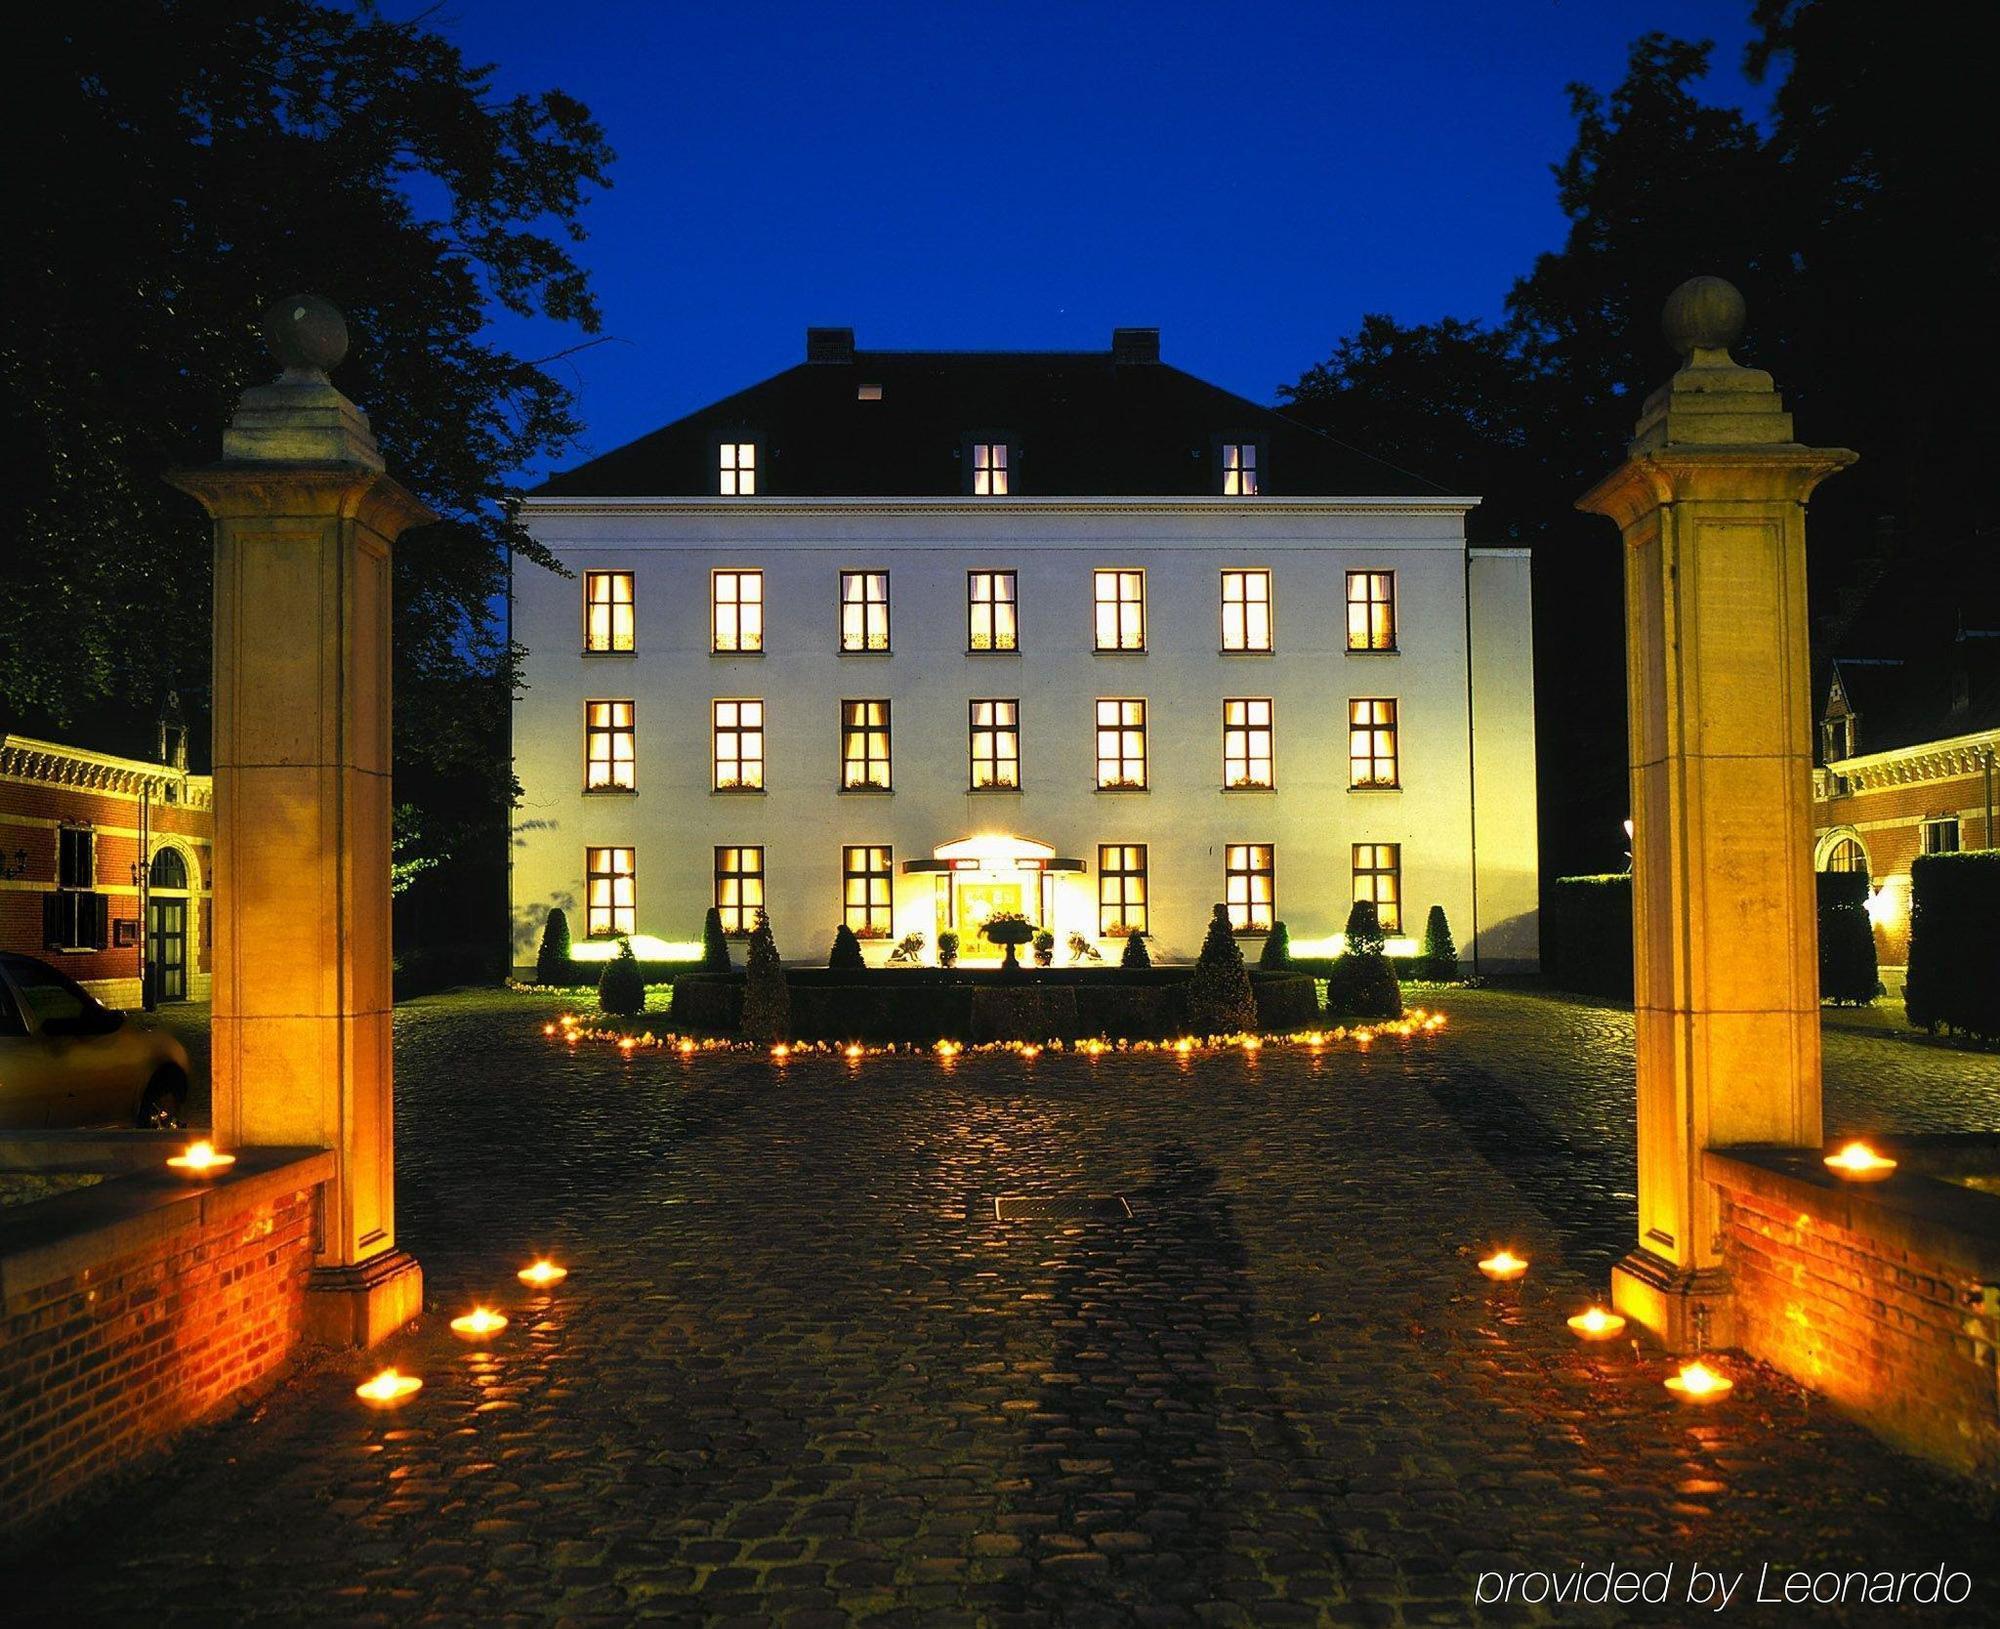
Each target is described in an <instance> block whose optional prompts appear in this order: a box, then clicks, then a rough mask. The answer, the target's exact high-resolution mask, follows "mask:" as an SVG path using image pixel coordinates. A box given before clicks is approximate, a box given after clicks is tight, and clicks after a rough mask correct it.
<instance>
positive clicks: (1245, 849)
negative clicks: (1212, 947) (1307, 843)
mask: <svg viewBox="0 0 2000 1629" xmlns="http://www.w3.org/2000/svg"><path fill="white" fill-rule="evenodd" d="M1225 854H1226V857H1227V865H1228V873H1227V877H1226V890H1225V892H1224V895H1223V899H1224V902H1225V903H1226V904H1227V905H1228V907H1229V925H1230V927H1232V928H1234V929H1235V930H1236V931H1237V932H1238V933H1269V932H1270V931H1271V920H1272V916H1273V914H1274V913H1275V911H1276V909H1277V903H1278V886H1277V863H1276V855H1277V850H1276V849H1275V848H1274V847H1273V846H1272V845H1271V844H1269V843H1230V844H1228V845H1227V846H1226V849H1225Z"/></svg>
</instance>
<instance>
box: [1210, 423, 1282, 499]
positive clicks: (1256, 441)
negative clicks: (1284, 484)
mask: <svg viewBox="0 0 2000 1629" xmlns="http://www.w3.org/2000/svg"><path fill="white" fill-rule="evenodd" d="M1211 448H1212V456H1213V460H1214V467H1215V485H1214V488H1213V490H1212V492H1211V496H1213V497H1217V498H1261V497H1264V496H1266V495H1267V494H1266V492H1265V488H1266V487H1267V486H1269V484H1270V475H1271V469H1270V464H1271V457H1270V453H1271V446H1270V441H1269V439H1268V438H1267V437H1264V436H1260V435H1252V434H1249V433H1247V432H1243V431H1238V432H1233V433H1229V434H1224V435H1218V436H1217V437H1216V438H1215V440H1214V441H1213V442H1212V443H1211ZM1245 449H1247V450H1248V451H1249V454H1250V466H1249V470H1250V482H1251V490H1250V491H1248V492H1244V491H1241V490H1238V491H1235V492H1232V491H1230V490H1229V485H1230V478H1231V477H1232V476H1238V477H1240V476H1241V474H1242V465H1241V462H1240V460H1241V456H1242V453H1243V451H1244V450H1245ZM1232 451H1235V452H1236V453H1237V455H1238V459H1239V463H1238V465H1237V467H1236V468H1234V469H1232V468H1231V467H1230V465H1229V455H1230V453H1231V452H1232ZM1237 484H1238V486H1239V488H1240V487H1241V481H1240V479H1239V480H1238V483H1237Z"/></svg>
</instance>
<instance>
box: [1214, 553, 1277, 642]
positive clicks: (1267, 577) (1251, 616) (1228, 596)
mask: <svg viewBox="0 0 2000 1629" xmlns="http://www.w3.org/2000/svg"><path fill="white" fill-rule="evenodd" d="M1222 648H1223V649H1224V650H1269V649H1270V648H1271V574H1270V573H1269V572H1268V571H1225V572H1224V573H1223V574H1222Z"/></svg>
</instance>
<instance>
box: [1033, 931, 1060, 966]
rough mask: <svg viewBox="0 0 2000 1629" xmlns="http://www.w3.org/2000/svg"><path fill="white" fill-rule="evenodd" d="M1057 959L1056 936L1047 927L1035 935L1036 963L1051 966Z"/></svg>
mask: <svg viewBox="0 0 2000 1629" xmlns="http://www.w3.org/2000/svg"><path fill="white" fill-rule="evenodd" d="M1055 959H1056V936H1055V935H1054V934H1053V933H1051V932H1049V930H1048V929H1047V928H1043V929H1042V931H1041V932H1040V933H1038V934H1036V935H1035V965H1036V966H1037V967H1049V966H1052V965H1054V963H1055Z"/></svg>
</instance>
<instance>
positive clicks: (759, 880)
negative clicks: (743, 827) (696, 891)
mask: <svg viewBox="0 0 2000 1629" xmlns="http://www.w3.org/2000/svg"><path fill="white" fill-rule="evenodd" d="M713 847H714V866H713V878H714V886H713V887H712V888H711V889H710V891H709V898H710V901H711V902H712V903H713V905H714V906H715V914H716V916H717V917H718V918H719V919H720V920H721V923H722V936H723V937H724V938H725V939H747V938H749V937H750V935H751V934H753V933H755V932H756V931H757V916H758V913H759V912H761V911H762V910H763V909H764V902H765V899H766V897H767V895H766V893H765V889H764V883H765V878H766V875H767V874H768V869H769V864H770V862H769V859H768V857H767V856H766V854H765V852H764V845H763V844H762V843H717V844H715V845H713ZM725 854H734V855H735V856H736V857H737V864H736V867H735V868H734V869H733V870H728V871H725V870H724V869H723V865H722V857H723V855H725ZM746 854H754V855H756V856H757V865H756V869H755V870H747V869H745V868H744V866H743V856H744V855H746ZM752 881H754V882H755V883H756V885H757V902H756V904H754V905H751V904H747V903H745V901H744V899H743V897H742V892H741V890H742V887H743V884H744V883H746V882H752ZM724 882H734V883H735V884H736V885H737V888H738V894H737V899H736V903H735V904H733V905H725V904H724V903H723V902H722V885H723V883H724ZM732 914H733V915H734V918H735V920H736V922H737V923H738V924H739V925H738V926H736V927H733V928H732V927H731V926H730V925H729V923H730V919H731V916H732Z"/></svg>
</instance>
